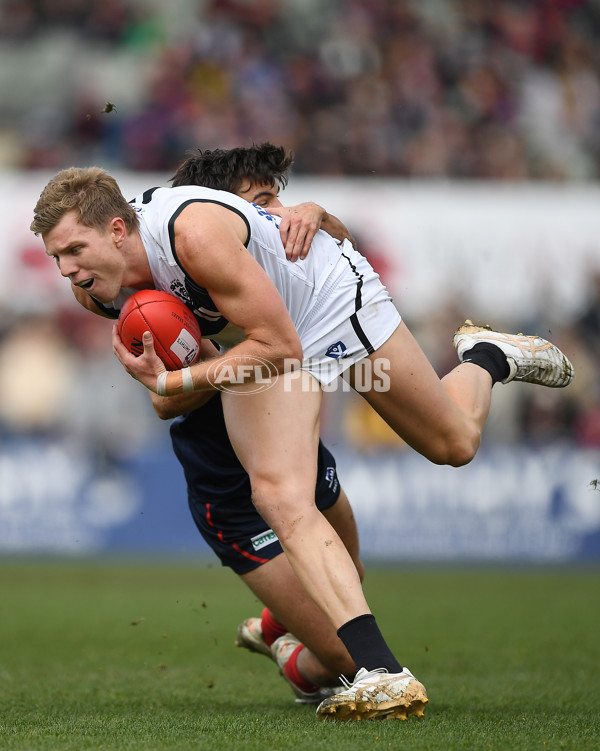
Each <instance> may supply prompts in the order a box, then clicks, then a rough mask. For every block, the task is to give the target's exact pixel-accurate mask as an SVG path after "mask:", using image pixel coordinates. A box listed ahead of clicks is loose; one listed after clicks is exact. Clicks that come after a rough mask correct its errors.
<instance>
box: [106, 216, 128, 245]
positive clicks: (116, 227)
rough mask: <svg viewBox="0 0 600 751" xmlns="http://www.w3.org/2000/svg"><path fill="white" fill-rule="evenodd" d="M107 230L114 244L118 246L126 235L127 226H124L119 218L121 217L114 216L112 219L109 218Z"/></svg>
mask: <svg viewBox="0 0 600 751" xmlns="http://www.w3.org/2000/svg"><path fill="white" fill-rule="evenodd" d="M109 230H110V234H111V237H112V239H113V242H114V244H115V245H116V246H117V248H120V247H121V246H122V245H123V241H124V240H125V237H126V236H127V227H126V226H125V222H124V221H123V220H122V219H121V217H119V216H116V217H115V218H114V219H111V220H110V224H109Z"/></svg>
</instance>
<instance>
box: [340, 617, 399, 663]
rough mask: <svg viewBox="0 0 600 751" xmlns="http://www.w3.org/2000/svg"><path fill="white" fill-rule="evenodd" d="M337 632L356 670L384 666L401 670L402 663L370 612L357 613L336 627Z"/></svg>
mask: <svg viewBox="0 0 600 751" xmlns="http://www.w3.org/2000/svg"><path fill="white" fill-rule="evenodd" d="M337 634H338V636H339V637H340V639H341V640H342V641H343V642H344V646H345V647H346V649H347V650H348V652H349V653H350V657H352V659H353V660H354V664H355V665H356V669H357V670H359V669H360V668H366V669H367V670H374V669H375V668H386V669H387V670H388V671H389V672H390V673H401V672H402V665H400V663H399V662H398V660H397V659H396V658H395V657H394V655H393V654H392V652H391V650H390V648H389V647H388V645H387V644H386V641H385V639H384V638H383V635H382V634H381V631H380V630H379V626H378V625H377V622H376V621H375V616H374V615H371V613H365V615H359V616H358V617H357V618H353V619H352V620H351V621H348V622H347V623H344V625H343V626H340V628H339V629H338V632H337Z"/></svg>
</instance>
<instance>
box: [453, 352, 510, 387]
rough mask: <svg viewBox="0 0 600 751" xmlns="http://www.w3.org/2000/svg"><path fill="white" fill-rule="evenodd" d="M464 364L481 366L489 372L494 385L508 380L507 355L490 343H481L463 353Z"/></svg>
mask: <svg viewBox="0 0 600 751" xmlns="http://www.w3.org/2000/svg"><path fill="white" fill-rule="evenodd" d="M462 361H463V362H472V363H473V364H474V365H479V367H480V368H483V369H484V370H487V372H488V373H489V374H490V375H491V376H492V383H498V381H503V380H504V379H505V378H508V376H509V373H510V368H509V366H508V360H507V359H506V355H505V354H504V352H503V351H502V350H501V349H500V347H497V346H496V345H495V344H490V343H489V342H479V343H478V344H476V345H475V346H474V347H471V349H468V350H467V351H466V352H464V353H463V357H462Z"/></svg>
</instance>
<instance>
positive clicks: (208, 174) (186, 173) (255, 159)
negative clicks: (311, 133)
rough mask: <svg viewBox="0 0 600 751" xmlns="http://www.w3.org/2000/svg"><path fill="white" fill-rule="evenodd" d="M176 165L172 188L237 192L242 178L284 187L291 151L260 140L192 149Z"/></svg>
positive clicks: (291, 157) (290, 162)
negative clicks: (199, 187)
mask: <svg viewBox="0 0 600 751" xmlns="http://www.w3.org/2000/svg"><path fill="white" fill-rule="evenodd" d="M189 154H190V156H188V158H187V159H186V160H185V161H184V162H183V163H182V164H180V165H179V167H178V168H177V172H175V174H174V176H173V177H172V178H171V182H172V183H173V187H174V188H176V187H178V186H180V185H201V186H203V187H205V188H214V189H215V190H227V191H229V192H230V193H237V191H238V190H239V189H240V187H241V185H242V183H243V182H244V180H250V181H251V182H257V183H261V184H264V185H270V186H271V187H274V186H275V185H276V184H278V186H279V187H280V188H285V186H286V185H287V182H288V174H287V173H288V170H289V168H290V167H291V165H292V163H293V161H294V155H293V154H292V152H291V151H286V150H285V149H284V147H283V146H273V144H272V143H262V144H260V145H259V146H257V145H253V146H249V147H247V148H243V147H241V146H240V147H237V148H235V149H227V150H225V149H213V150H211V151H209V150H205V151H202V150H201V149H195V150H194V151H191V152H189Z"/></svg>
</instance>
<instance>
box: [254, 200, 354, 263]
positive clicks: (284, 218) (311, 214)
mask: <svg viewBox="0 0 600 751" xmlns="http://www.w3.org/2000/svg"><path fill="white" fill-rule="evenodd" d="M265 208H266V210H267V211H268V212H269V213H271V214H275V216H279V217H281V222H280V224H279V232H280V234H281V241H282V242H283V245H284V247H285V255H286V257H287V259H288V260H289V261H296V260H298V259H300V260H303V259H304V258H306V256H307V255H308V252H309V250H310V245H311V243H312V241H313V238H314V236H315V234H316V233H317V232H318V231H319V230H320V229H322V230H324V231H325V232H327V234H328V235H331V236H332V237H333V238H334V239H335V240H339V241H340V242H342V241H344V240H350V242H351V243H352V245H353V246H354V248H356V241H355V240H354V238H353V237H352V235H351V234H350V232H348V228H347V227H346V225H345V224H343V223H342V222H341V221H340V220H339V219H338V218H337V217H336V216H333V214H328V213H327V212H326V211H325V209H324V208H323V207H322V206H319V205H318V204H317V203H312V202H308V203H300V204H298V205H297V206H266V207H265Z"/></svg>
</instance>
